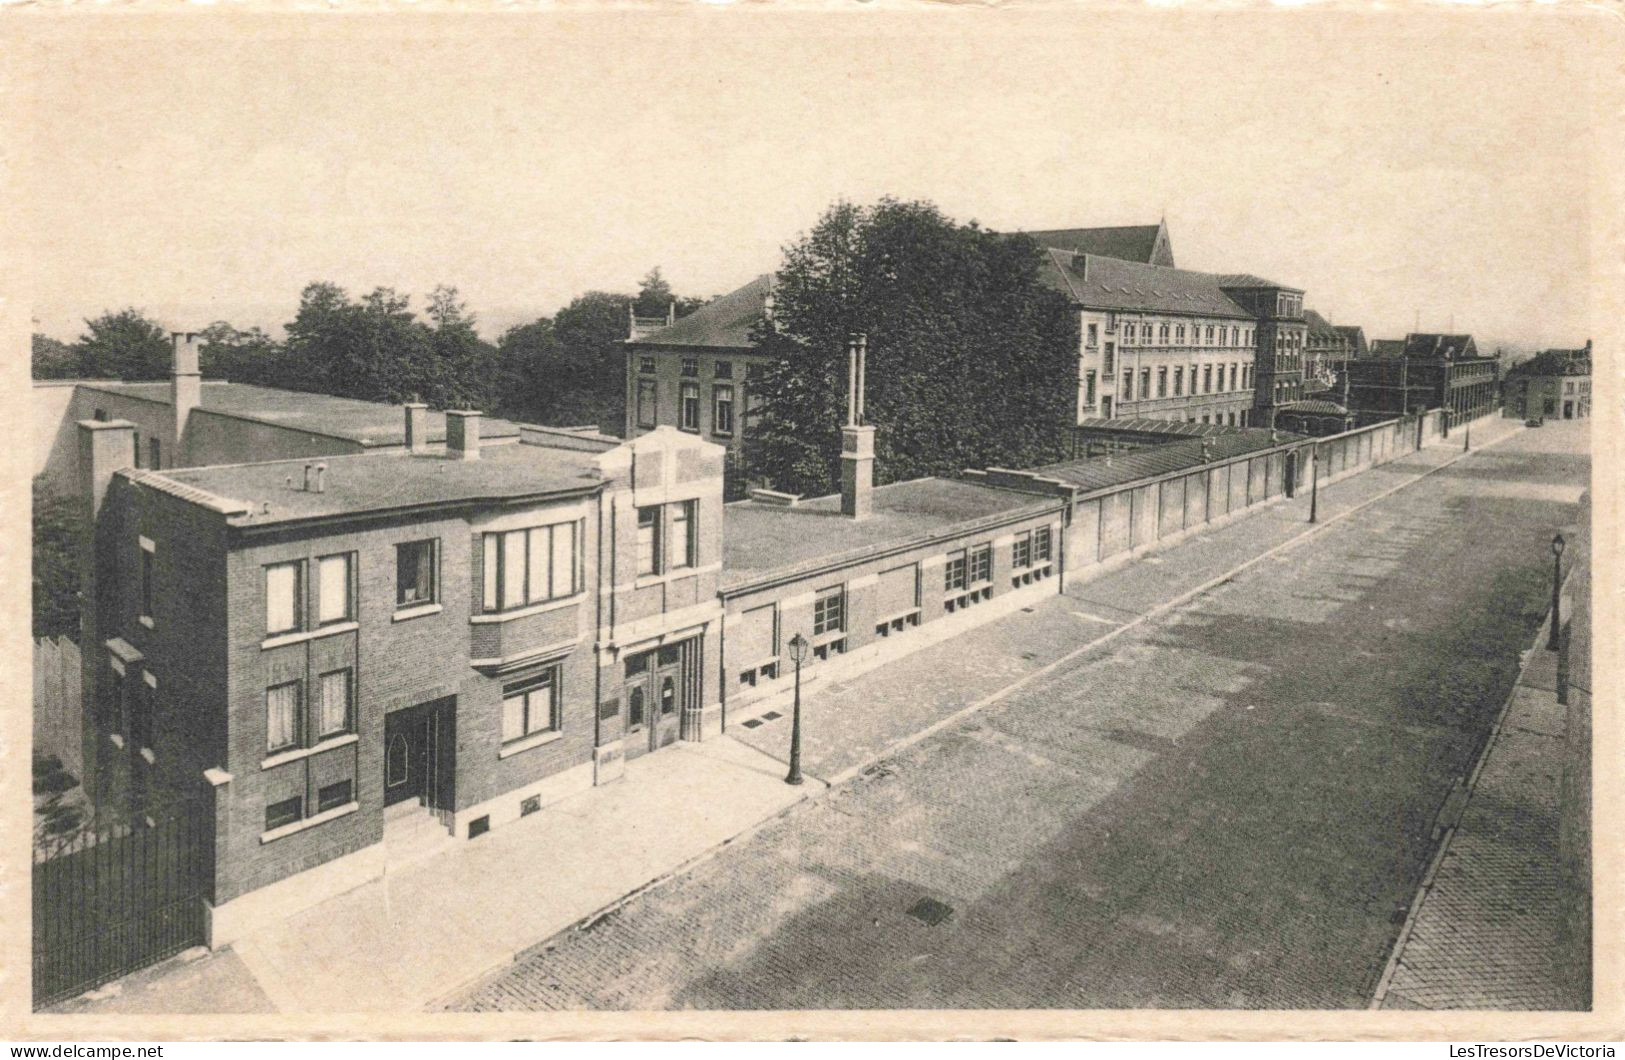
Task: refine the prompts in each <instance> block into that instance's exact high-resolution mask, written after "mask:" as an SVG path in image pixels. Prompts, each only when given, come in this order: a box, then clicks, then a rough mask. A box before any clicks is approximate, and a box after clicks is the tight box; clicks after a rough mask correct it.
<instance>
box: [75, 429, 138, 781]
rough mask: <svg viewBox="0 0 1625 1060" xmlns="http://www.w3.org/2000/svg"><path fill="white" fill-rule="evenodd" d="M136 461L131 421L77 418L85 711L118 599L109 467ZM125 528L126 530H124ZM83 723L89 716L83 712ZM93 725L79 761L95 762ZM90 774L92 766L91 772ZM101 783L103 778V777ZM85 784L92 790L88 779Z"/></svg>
mask: <svg viewBox="0 0 1625 1060" xmlns="http://www.w3.org/2000/svg"><path fill="white" fill-rule="evenodd" d="M134 466H135V424H133V423H131V422H129V421H128V420H80V421H79V483H78V492H79V498H80V502H81V508H80V511H81V512H82V513H83V515H84V517H85V522H84V524H83V526H82V527H81V528H80V532H79V542H78V544H79V643H80V644H81V645H82V646H83V649H84V650H83V652H82V657H81V660H80V671H79V687H80V690H81V696H80V698H81V701H82V702H83V703H84V705H85V706H84V709H85V710H86V712H87V713H88V712H90V711H94V710H96V709H97V708H98V707H99V706H100V704H101V703H102V701H103V691H102V687H103V685H104V684H105V681H106V678H105V677H104V675H103V670H104V669H105V668H106V666H107V665H108V664H107V663H106V662H104V661H103V660H105V659H106V658H107V649H106V648H104V647H102V643H103V639H104V638H103V637H102V633H104V632H116V628H117V627H116V625H115V626H113V627H111V628H110V629H107V630H104V629H103V627H102V615H103V613H104V612H106V613H110V612H111V608H112V606H113V605H114V604H115V603H116V602H117V586H118V577H117V575H118V565H117V562H116V560H115V559H114V549H115V547H116V545H117V543H118V538H119V537H120V536H121V535H120V534H119V529H120V528H119V527H118V526H117V521H116V520H112V519H107V518H104V517H103V513H102V507H103V504H104V502H105V501H106V499H107V491H108V488H109V487H110V486H111V485H112V482H113V472H115V471H119V470H122V469H124V468H130V467H134ZM129 532H130V531H128V530H127V529H126V530H125V533H129ZM86 720H87V722H89V721H91V720H92V719H90V718H88V717H87V719H86ZM98 731H99V730H98V729H97V726H96V725H94V724H87V725H86V726H85V728H84V732H85V747H84V755H85V757H84V759H83V760H84V761H86V762H91V761H94V760H95V759H94V755H95V743H94V741H95V739H96V737H95V734H96V732H98ZM93 773H94V771H93ZM103 783H105V781H103ZM86 787H87V789H89V790H91V791H92V792H94V791H95V789H94V788H92V787H91V785H90V784H87V785H86Z"/></svg>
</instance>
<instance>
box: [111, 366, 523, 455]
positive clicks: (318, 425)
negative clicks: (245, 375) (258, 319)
mask: <svg viewBox="0 0 1625 1060" xmlns="http://www.w3.org/2000/svg"><path fill="white" fill-rule="evenodd" d="M79 385H80V386H83V387H88V388H89V389H91V390H104V391H106V392H108V393H111V394H122V395H124V396H125V397H133V398H140V399H141V400H144V401H152V402H155V403H157V404H160V405H168V404H169V384H168V383H166V382H159V383H122V382H118V381H109V380H86V381H82V382H80V383H79ZM201 391H202V393H201V399H200V400H199V403H198V408H200V409H202V410H203V411H205V412H214V413H218V414H220V415H222V416H232V417H235V418H237V419H243V420H252V421H254V422H256V423H268V424H272V425H274V426H278V427H286V428H288V429H289V430H295V431H305V432H307V433H310V434H321V435H326V436H328V437H331V438H343V439H345V440H347V441H352V442H356V443H358V444H360V445H365V446H390V445H405V444H406V413H405V412H404V411H402V408H401V406H400V405H386V404H384V403H383V402H380V401H361V400H359V399H356V398H344V397H334V396H333V395H331V394H307V393H305V392H303V391H299V390H278V389H275V388H273V387H267V386H253V385H251V384H249V383H229V382H225V381H220V380H204V382H203V386H202V388H201ZM480 436H481V437H483V438H504V439H507V438H517V437H519V425H518V424H516V423H510V422H509V421H507V420H502V419H495V418H492V417H489V416H481V417H480ZM445 440H446V414H445V413H444V412H434V411H431V412H430V413H429V441H431V442H444V441H445Z"/></svg>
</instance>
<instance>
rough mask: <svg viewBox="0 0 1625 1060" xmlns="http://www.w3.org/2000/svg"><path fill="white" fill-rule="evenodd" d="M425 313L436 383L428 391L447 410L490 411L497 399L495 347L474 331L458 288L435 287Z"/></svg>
mask: <svg viewBox="0 0 1625 1060" xmlns="http://www.w3.org/2000/svg"><path fill="white" fill-rule="evenodd" d="M425 312H426V313H427V314H428V317H429V320H430V321H431V324H432V326H431V327H430V329H429V344H430V347H431V348H432V350H433V353H434V358H433V365H432V367H433V371H434V375H435V382H434V384H433V386H432V387H431V388H430V391H429V392H432V393H433V394H434V395H435V397H436V400H437V401H438V402H440V403H442V404H443V405H444V407H446V408H475V409H485V408H489V407H490V406H491V404H492V402H493V401H495V400H497V391H496V389H495V388H494V387H493V385H492V383H493V379H492V372H493V370H494V368H495V365H496V348H495V347H493V346H492V345H491V344H490V343H488V342H486V341H485V340H484V339H482V338H480V336H479V333H478V332H476V331H475V330H474V314H473V313H470V312H469V311H468V306H467V304H465V303H464V302H463V300H462V299H461V298H460V297H459V296H458V294H457V288H455V287H448V286H446V285H444V284H442V285H441V286H439V287H436V288H435V289H434V291H433V292H432V293H431V294H430V295H429V306H428V309H427V310H426V311H425Z"/></svg>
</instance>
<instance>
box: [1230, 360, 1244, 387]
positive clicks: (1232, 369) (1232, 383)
mask: <svg viewBox="0 0 1625 1060" xmlns="http://www.w3.org/2000/svg"><path fill="white" fill-rule="evenodd" d="M1240 370H1241V366H1240V365H1236V364H1232V365H1231V366H1230V389H1231V390H1234V389H1236V384H1237V382H1238V376H1237V374H1236V373H1237V372H1239V371H1240Z"/></svg>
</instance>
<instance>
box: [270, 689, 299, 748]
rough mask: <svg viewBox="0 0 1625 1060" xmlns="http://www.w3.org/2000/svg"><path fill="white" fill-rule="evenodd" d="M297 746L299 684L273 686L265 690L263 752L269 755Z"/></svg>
mask: <svg viewBox="0 0 1625 1060" xmlns="http://www.w3.org/2000/svg"><path fill="white" fill-rule="evenodd" d="M298 746H299V682H298V681H289V682H288V683H287V684H285V685H273V686H272V687H270V688H268V689H266V690H265V750H266V751H267V752H270V753H274V752H276V751H286V750H288V749H289V748H291V747H298Z"/></svg>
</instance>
